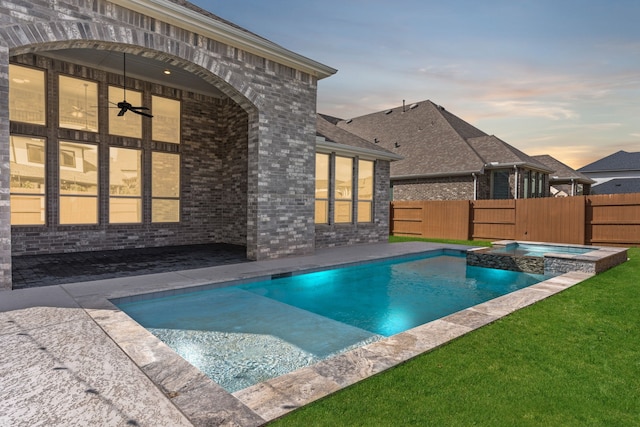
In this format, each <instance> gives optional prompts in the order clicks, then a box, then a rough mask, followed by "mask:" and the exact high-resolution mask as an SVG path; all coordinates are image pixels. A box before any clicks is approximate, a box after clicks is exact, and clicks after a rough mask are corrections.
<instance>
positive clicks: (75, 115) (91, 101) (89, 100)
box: [59, 76, 117, 132]
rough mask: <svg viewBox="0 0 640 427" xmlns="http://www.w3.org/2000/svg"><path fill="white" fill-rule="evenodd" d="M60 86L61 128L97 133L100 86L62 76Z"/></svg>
mask: <svg viewBox="0 0 640 427" xmlns="http://www.w3.org/2000/svg"><path fill="white" fill-rule="evenodd" d="M59 85H60V86H59V91H60V97H59V98H60V101H59V115H60V127H62V128H69V129H79V130H86V131H89V132H97V131H98V114H97V110H98V108H97V106H98V84H97V83H94V82H89V81H86V80H80V79H76V78H73V77H67V76H60V78H59ZM116 114H117V113H116Z"/></svg>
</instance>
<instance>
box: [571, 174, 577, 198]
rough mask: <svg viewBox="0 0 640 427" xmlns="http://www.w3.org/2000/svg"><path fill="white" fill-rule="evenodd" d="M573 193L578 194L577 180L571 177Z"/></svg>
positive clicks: (573, 194)
mask: <svg viewBox="0 0 640 427" xmlns="http://www.w3.org/2000/svg"><path fill="white" fill-rule="evenodd" d="M571 195H572V196H575V195H576V180H575V179H573V178H571Z"/></svg>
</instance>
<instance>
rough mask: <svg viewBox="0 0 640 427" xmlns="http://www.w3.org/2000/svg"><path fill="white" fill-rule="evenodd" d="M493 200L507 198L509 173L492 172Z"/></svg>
mask: <svg viewBox="0 0 640 427" xmlns="http://www.w3.org/2000/svg"><path fill="white" fill-rule="evenodd" d="M492 178H493V188H492V190H493V198H494V199H508V198H509V193H510V192H509V171H493V174H492Z"/></svg>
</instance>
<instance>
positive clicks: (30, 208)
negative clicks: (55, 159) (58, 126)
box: [9, 136, 46, 225]
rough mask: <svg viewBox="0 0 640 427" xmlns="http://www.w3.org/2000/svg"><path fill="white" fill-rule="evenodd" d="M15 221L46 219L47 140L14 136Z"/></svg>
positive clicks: (11, 155) (35, 222) (38, 222)
mask: <svg viewBox="0 0 640 427" xmlns="http://www.w3.org/2000/svg"><path fill="white" fill-rule="evenodd" d="M9 148H10V152H9V159H10V162H9V169H10V184H9V187H10V192H11V197H10V200H11V224H12V225H43V224H44V223H45V198H44V195H45V189H46V186H45V158H46V157H45V141H44V139H39V138H27V137H22V136H11V137H10V147H9Z"/></svg>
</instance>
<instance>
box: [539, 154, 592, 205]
mask: <svg viewBox="0 0 640 427" xmlns="http://www.w3.org/2000/svg"><path fill="white" fill-rule="evenodd" d="M531 157H533V158H534V159H536V160H537V161H539V162H540V163H542V164H544V165H546V166H547V167H549V168H550V169H552V170H553V172H552V173H551V175H550V177H549V184H550V185H551V195H552V196H554V197H567V196H581V195H589V194H590V192H591V185H592V184H593V183H595V181H594V180H592V179H591V178H589V177H587V176H586V175H584V174H582V173H580V172H578V171H576V170H574V169H572V168H571V167H569V166H567V165H565V164H564V163H562V162H561V161H559V160H558V159H556V158H554V157H551V156H550V155H548V154H543V155H539V156H531Z"/></svg>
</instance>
